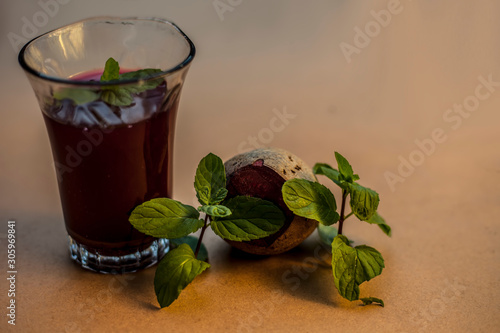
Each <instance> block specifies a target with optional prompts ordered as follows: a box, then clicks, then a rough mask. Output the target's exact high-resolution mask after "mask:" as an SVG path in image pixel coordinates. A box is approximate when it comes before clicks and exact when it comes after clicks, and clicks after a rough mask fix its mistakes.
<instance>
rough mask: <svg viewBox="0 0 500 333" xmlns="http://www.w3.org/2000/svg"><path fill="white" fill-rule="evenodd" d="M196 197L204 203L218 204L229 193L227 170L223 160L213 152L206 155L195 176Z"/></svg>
mask: <svg viewBox="0 0 500 333" xmlns="http://www.w3.org/2000/svg"><path fill="white" fill-rule="evenodd" d="M194 188H195V190H196V197H197V198H198V201H199V202H200V204H202V205H217V204H219V203H220V202H222V200H224V198H225V197H226V195H227V190H226V171H225V169H224V163H223V162H222V160H221V159H220V158H219V157H218V156H217V155H214V154H212V153H210V154H208V155H207V156H205V157H204V158H203V159H202V160H201V161H200V163H199V164H198V168H197V169H196V175H195V177H194Z"/></svg>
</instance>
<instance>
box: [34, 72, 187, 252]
mask: <svg viewBox="0 0 500 333" xmlns="http://www.w3.org/2000/svg"><path fill="white" fill-rule="evenodd" d="M100 74H101V73H96V72H94V73H87V74H85V75H80V76H78V77H76V78H75V80H89V79H95V80H97V81H98V80H99V77H100ZM168 95H169V98H167V87H166V83H165V82H163V83H162V84H160V85H159V86H157V87H156V88H154V89H151V90H147V91H144V92H142V93H139V94H134V95H133V98H134V101H133V103H132V104H131V105H130V106H126V107H123V106H121V107H118V106H113V105H109V104H107V103H105V102H103V101H102V100H100V99H98V100H96V101H93V102H90V103H86V104H83V105H76V103H75V102H73V101H72V100H69V99H63V100H62V101H60V103H57V104H58V105H54V106H51V107H49V108H46V109H45V110H43V111H44V112H43V117H44V120H45V124H46V127H47V131H48V134H49V138H50V142H51V145H52V153H53V157H54V162H55V166H56V171H57V177H58V183H59V192H60V196H61V202H62V207H63V213H64V219H65V222H66V229H67V231H68V234H69V236H70V237H71V238H72V241H73V242H76V243H77V244H78V246H83V247H84V248H85V249H89V252H91V254H92V253H94V254H98V255H102V256H123V255H127V254H130V253H134V252H137V251H139V252H140V251H142V250H143V249H145V248H147V247H149V246H150V245H151V244H152V242H153V241H154V240H155V238H153V237H150V236H146V235H144V234H142V233H140V232H139V231H137V230H136V229H134V228H133V227H132V225H131V224H130V223H129V221H128V218H129V215H130V213H131V211H132V210H133V209H134V208H135V206H137V205H139V204H141V203H143V202H144V201H147V200H150V199H152V198H157V197H170V196H171V194H172V193H171V192H172V180H171V174H172V173H171V168H172V146H173V136H174V126H175V117H176V113H177V107H178V94H177V93H175V89H174V90H173V93H169V94H168Z"/></svg>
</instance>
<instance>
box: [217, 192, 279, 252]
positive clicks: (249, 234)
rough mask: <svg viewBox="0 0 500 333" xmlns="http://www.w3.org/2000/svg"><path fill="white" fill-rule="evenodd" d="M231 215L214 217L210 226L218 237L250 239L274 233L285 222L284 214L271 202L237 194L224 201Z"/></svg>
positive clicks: (240, 239)
mask: <svg viewBox="0 0 500 333" xmlns="http://www.w3.org/2000/svg"><path fill="white" fill-rule="evenodd" d="M224 206H226V207H227V208H229V209H230V210H231V212H232V214H231V215H229V216H226V217H214V219H213V220H212V222H211V223H210V226H211V227H212V230H213V231H214V232H215V233H216V234H217V235H219V236H220V237H222V238H224V239H228V240H232V241H238V242H241V241H250V240H252V239H259V238H263V237H267V236H269V235H272V234H274V233H275V232H277V231H278V230H280V229H281V227H282V226H283V225H284V223H285V215H284V214H283V212H282V211H281V209H280V208H278V207H277V206H276V205H274V204H273V203H272V202H270V201H267V200H263V199H259V198H254V197H246V196H237V197H234V198H231V199H229V200H227V201H225V202H224Z"/></svg>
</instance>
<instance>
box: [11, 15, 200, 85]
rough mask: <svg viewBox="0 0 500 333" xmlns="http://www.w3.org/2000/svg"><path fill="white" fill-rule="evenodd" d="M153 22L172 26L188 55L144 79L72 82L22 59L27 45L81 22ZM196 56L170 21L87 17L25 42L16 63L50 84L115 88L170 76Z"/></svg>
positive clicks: (189, 43)
mask: <svg viewBox="0 0 500 333" xmlns="http://www.w3.org/2000/svg"><path fill="white" fill-rule="evenodd" d="M106 20H108V21H127V20H128V21H132V20H133V21H155V22H160V23H164V24H167V25H170V26H172V27H173V28H174V29H175V30H177V32H179V34H180V35H181V37H183V38H184V39H185V40H186V42H187V43H188V46H189V53H188V55H187V56H186V58H184V60H183V61H181V62H180V63H179V64H177V65H176V66H174V67H171V68H169V69H166V70H162V71H161V72H158V73H154V74H151V75H149V76H148V77H146V78H133V79H126V80H120V81H118V82H117V81H116V80H114V81H107V82H101V81H87V80H72V79H68V78H61V77H57V76H51V75H46V74H43V73H40V72H39V71H37V70H35V69H34V68H33V67H31V66H30V65H28V64H27V62H26V60H25V59H24V56H25V53H26V49H27V48H28V46H29V45H31V44H32V43H33V42H34V41H35V40H37V39H39V38H42V37H44V36H46V35H48V34H50V33H52V32H54V31H57V30H60V29H64V28H68V27H70V26H73V25H76V24H79V23H83V22H88V21H104V22H105V21H106ZM195 54H196V48H195V46H194V44H193V42H192V41H191V39H189V37H188V36H187V35H186V34H185V33H184V32H183V31H182V30H181V29H180V28H179V27H178V26H177V25H176V24H175V23H173V22H172V21H169V20H166V19H163V18H158V17H138V16H130V17H117V16H94V17H88V18H86V19H83V20H79V21H76V22H73V23H70V24H66V25H64V26H61V27H58V28H56V29H53V30H50V31H47V32H45V33H43V34H41V35H39V36H36V37H34V38H33V39H31V40H30V41H29V42H27V43H26V44H25V45H24V46H23V47H22V49H21V50H20V51H19V55H18V61H19V64H20V65H21V67H22V68H23V69H24V70H25V71H26V72H28V73H30V74H32V75H34V76H36V77H38V78H41V79H43V80H47V81H51V82H57V83H63V84H69V85H76V86H94V87H102V86H116V85H126V84H130V83H138V82H140V81H144V80H149V79H154V78H159V77H163V76H165V75H167V74H170V73H174V72H177V71H178V70H180V69H182V68H184V67H186V66H188V65H189V64H190V63H191V61H192V60H193V58H194V56H195Z"/></svg>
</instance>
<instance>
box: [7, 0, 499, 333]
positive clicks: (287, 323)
mask: <svg viewBox="0 0 500 333" xmlns="http://www.w3.org/2000/svg"><path fill="white" fill-rule="evenodd" d="M123 3H126V6H124V5H123ZM387 3H388V1H373V2H372V1H370V2H368V1H315V2H314V5H312V2H306V1H297V0H290V1H288V0H287V1H272V2H271V1H257V0H256V1H243V2H242V3H241V4H240V5H239V6H237V7H236V8H234V10H233V11H232V12H227V13H225V18H224V21H220V20H219V17H218V16H217V13H216V12H215V11H214V7H213V4H212V1H192V2H186V1H168V2H165V1H156V0H154V1H151V0H149V1H148V0H145V1H125V2H124V1H106V2H102V1H97V0H88V1H82V0H73V1H70V2H69V3H68V4H66V5H64V6H63V5H61V6H60V8H59V12H58V13H57V15H55V17H54V18H51V19H50V20H49V23H48V24H46V25H45V26H44V27H43V28H41V29H39V30H40V31H41V30H49V29H52V28H55V27H57V26H60V25H62V24H65V23H68V22H70V21H75V20H77V19H80V18H82V17H85V16H89V15H102V14H106V13H113V14H115V15H128V16H129V15H145V16H149V15H152V14H154V15H158V16H165V17H169V18H171V19H173V20H174V21H175V22H176V23H177V24H179V25H180V26H181V27H182V28H183V30H184V31H185V32H186V33H187V34H188V35H189V36H191V37H192V38H193V40H194V42H195V43H196V45H197V47H198V53H197V58H196V59H195V61H194V62H193V66H192V68H191V71H190V73H189V75H188V77H187V84H186V86H185V90H184V91H183V96H182V101H181V105H180V110H179V116H178V126H177V132H176V139H177V141H176V151H175V158H176V160H175V184H174V196H175V198H176V199H178V200H181V201H184V202H186V203H190V204H193V205H194V204H195V195H194V192H193V189H192V184H193V177H194V171H195V168H196V165H197V163H198V161H199V160H200V158H201V157H203V156H205V155H206V154H207V153H208V152H209V151H212V152H214V153H216V154H218V155H219V156H221V157H222V158H223V159H224V160H225V159H227V158H229V157H230V156H233V155H234V154H236V153H237V151H238V149H239V148H238V147H239V146H240V145H241V146H242V147H250V146H251V144H250V143H249V142H250V141H249V139H248V138H249V136H252V137H256V138H259V133H261V131H262V130H263V129H264V128H268V129H269V128H270V125H271V121H272V119H273V118H274V117H277V113H279V114H283V112H284V110H286V112H288V113H289V114H291V115H294V116H295V118H288V119H285V120H286V121H287V122H288V123H287V124H286V126H285V127H284V128H283V129H282V130H281V131H275V132H274V133H273V138H272V139H273V140H272V142H270V143H265V142H261V141H259V143H261V144H263V145H264V144H265V145H269V144H272V145H273V146H277V147H283V148H285V149H287V150H290V151H293V152H294V153H295V154H297V155H298V156H300V157H301V158H302V159H303V160H304V161H306V162H307V163H308V164H311V165H312V164H313V163H314V162H320V161H321V162H327V163H330V164H333V163H334V157H333V150H338V151H340V152H341V153H342V154H343V155H344V156H346V157H347V158H348V159H349V160H350V161H351V162H352V164H353V166H354V171H355V172H356V173H358V174H359V175H360V176H361V180H360V183H361V184H363V185H366V186H369V187H371V188H373V189H375V190H377V191H378V192H379V193H380V197H381V203H380V213H381V214H382V215H383V216H384V217H385V218H386V220H387V222H388V223H390V225H391V226H392V227H393V237H392V238H388V237H386V236H385V235H384V234H382V232H380V230H378V228H377V227H376V226H370V225H367V224H364V223H361V222H356V221H355V220H352V221H351V220H348V222H346V224H345V225H344V231H345V233H346V235H347V236H349V237H350V238H353V239H355V240H356V242H357V243H360V244H363V243H366V244H368V245H371V246H373V247H375V248H377V249H378V250H379V251H380V252H381V253H382V254H383V256H384V258H385V261H386V268H385V269H384V271H383V273H382V275H381V276H379V277H377V278H375V279H373V280H372V281H370V282H368V283H365V284H363V285H362V286H361V294H362V296H368V295H370V296H376V297H380V298H383V299H384V301H385V302H386V307H385V308H380V307H377V306H369V307H362V306H359V305H358V303H357V302H354V303H350V302H348V301H345V300H343V299H342V298H341V297H340V296H339V295H338V294H337V292H336V290H335V286H334V284H333V280H332V276H331V271H330V269H329V268H328V267H327V266H325V265H324V264H322V263H321V262H319V261H317V259H314V254H315V250H316V253H317V256H318V257H320V258H321V257H323V256H325V255H326V254H325V252H324V251H323V250H322V249H321V248H317V235H316V233H315V234H313V235H312V236H311V237H309V238H308V239H307V240H306V241H305V243H303V244H302V245H300V246H299V247H298V248H296V249H295V250H293V251H291V252H288V253H285V254H283V255H279V256H273V257H267V258H261V259H254V258H248V257H247V256H245V255H243V254H241V253H239V252H237V251H234V250H231V247H230V246H229V245H228V244H226V243H225V242H223V241H222V240H220V239H219V238H217V237H216V236H214V235H213V233H211V232H207V233H206V235H207V238H206V245H207V248H208V251H209V254H210V262H211V264H212V267H211V268H210V269H209V270H208V271H207V272H206V273H204V274H203V275H202V276H200V278H198V279H196V280H195V282H194V283H193V284H192V285H190V286H189V287H188V288H187V289H186V290H184V292H183V293H182V294H181V296H180V298H179V299H178V300H177V301H176V302H175V303H174V304H173V305H172V307H170V308H168V309H164V310H161V311H160V310H158V307H157V304H156V300H155V295H154V291H153V276H154V269H148V270H146V271H144V272H141V273H138V274H135V275H127V276H123V277H115V276H109V275H107V276H105V275H96V274H94V273H91V272H86V271H83V270H81V269H80V268H78V267H77V266H75V265H74V264H73V263H72V262H71V261H70V260H69V258H68V253H67V249H66V239H65V230H64V226H63V221H62V214H61V209H60V204H59V198H58V193H57V186H56V178H55V173H54V169H53V165H52V159H51V153H50V147H49V143H48V139H47V135H46V133H45V128H44V124H43V120H42V116H41V113H40V111H39V109H38V106H37V103H36V100H35V98H34V95H33V93H32V91H31V88H30V87H29V84H28V82H27V80H26V79H25V78H24V77H23V74H22V72H21V70H20V69H19V68H18V66H17V64H16V59H15V53H14V51H13V49H12V47H11V46H10V45H9V42H8V39H7V38H6V35H7V33H8V32H15V33H18V34H20V33H21V27H22V21H21V18H22V17H23V16H26V18H27V19H28V20H31V19H32V17H33V15H34V14H35V13H36V12H37V11H40V7H39V5H38V4H37V1H8V2H5V1H4V2H2V5H1V6H2V10H1V11H0V16H1V20H0V32H1V33H0V36H2V38H1V39H0V60H1V61H0V66H1V72H2V74H3V75H2V79H1V80H0V96H1V101H2V108H1V112H2V120H1V121H0V309H3V310H0V331H1V332H23V333H24V332H138V331H150V332H164V331H175V332H238V331H240V332H286V333H289V332H331V331H334V332H367V331H370V332H408V333H412V332H498V331H499V330H500V317H499V316H498V314H499V313H500V289H499V288H498V286H499V282H500V280H499V277H500V265H499V263H500V245H499V244H500V242H499V240H500V239H499V235H500V222H499V219H498V217H499V216H500V205H499V203H500V152H499V144H500V131H499V130H498V129H499V124H500V112H498V111H499V110H500V89H499V88H500V87H498V86H496V87H494V89H495V90H494V92H493V93H492V94H491V95H490V96H489V97H488V98H487V99H485V100H483V101H481V103H480V105H479V107H478V108H477V110H476V111H474V112H471V113H470V115H469V116H468V117H467V118H463V119H462V122H461V124H460V126H458V127H457V128H456V129H454V128H453V127H451V125H454V123H449V122H445V121H444V120H443V114H444V113H445V112H447V111H446V110H448V109H449V108H453V105H454V104H455V103H457V104H459V103H463V102H464V100H465V99H466V98H467V97H468V96H470V95H473V94H474V93H475V89H476V87H477V85H478V84H479V80H478V77H480V76H483V77H485V78H487V77H488V75H490V74H491V75H492V77H493V80H494V81H500V68H499V60H498V59H499V55H500V44H499V43H498V31H500V22H499V20H498V13H499V12H500V3H498V2H497V1H486V0H478V1H467V0H460V1H457V0H443V1H415V0H413V1H403V0H402V1H401V4H402V6H403V8H404V9H403V11H402V12H401V13H400V14H398V15H397V16H394V17H393V18H392V21H391V22H390V24H389V25H388V26H387V27H385V28H383V29H382V30H381V31H380V33H379V34H378V35H377V36H376V37H374V38H372V40H371V42H370V44H369V45H368V46H366V47H364V48H363V49H361V51H360V53H359V54H354V55H353V58H352V62H351V63H347V62H346V60H345V58H344V56H343V55H342V52H341V50H340V47H339V44H340V43H341V42H347V43H351V44H352V43H353V38H354V30H353V29H354V27H356V26H358V27H361V28H363V27H364V26H365V24H366V23H367V22H369V21H371V20H373V18H372V16H371V14H370V11H371V10H375V11H379V10H381V9H384V8H387ZM482 92H483V93H484V92H485V90H482ZM273 110H274V111H273ZM285 123H286V122H285V121H282V120H279V121H278V122H276V123H274V122H273V124H274V125H276V126H278V125H281V124H285ZM210 124H216V125H217V126H219V127H218V128H217V129H215V130H211V129H210V128H209V125H210ZM436 128H442V129H443V130H444V131H445V135H446V140H445V142H443V143H441V144H438V145H436V148H435V152H433V153H432V154H430V155H429V156H427V155H426V156H425V160H424V161H423V162H422V164H421V165H419V166H418V167H416V168H415V170H414V171H413V173H411V175H409V176H408V177H406V178H404V179H405V180H404V182H403V183H398V184H396V186H395V189H394V191H391V188H390V187H389V186H388V184H387V182H386V180H385V178H384V173H385V172H386V171H390V172H394V173H397V168H398V164H399V159H398V158H399V156H401V157H403V158H406V159H407V158H408V157H409V155H410V154H411V153H412V152H413V151H415V150H416V149H417V146H416V144H415V140H423V139H426V138H429V137H430V135H431V133H432V131H433V130H434V129H436ZM263 133H264V132H263ZM267 134H268V133H267ZM261 137H262V138H263V139H265V141H267V140H268V138H269V137H270V136H266V135H265V134H264V135H261ZM258 140H260V139H258ZM320 181H321V182H323V183H324V184H328V182H327V180H326V179H325V178H324V177H321V179H320ZM328 186H330V185H329V184H328ZM330 187H331V188H332V189H334V187H333V186H330ZM335 194H336V196H337V199H338V192H335ZM337 201H338V200H337ZM9 218H14V219H16V220H17V225H18V227H17V233H18V236H19V238H18V243H17V245H18V280H17V288H18V294H17V295H16V300H17V304H18V308H17V310H18V312H17V315H18V317H17V320H18V321H17V325H16V327H7V323H6V316H5V307H6V306H7V305H6V302H7V295H6V290H7V289H6V287H7V285H6V279H5V278H6V273H5V271H6V269H5V267H6V266H5V265H6V250H5V248H6V247H5V238H4V236H5V233H6V221H7V219H9ZM326 260H327V261H328V260H329V259H328V258H327V259H326ZM246 328H248V329H246Z"/></svg>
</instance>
